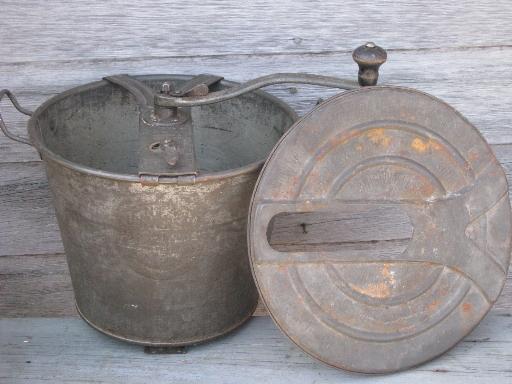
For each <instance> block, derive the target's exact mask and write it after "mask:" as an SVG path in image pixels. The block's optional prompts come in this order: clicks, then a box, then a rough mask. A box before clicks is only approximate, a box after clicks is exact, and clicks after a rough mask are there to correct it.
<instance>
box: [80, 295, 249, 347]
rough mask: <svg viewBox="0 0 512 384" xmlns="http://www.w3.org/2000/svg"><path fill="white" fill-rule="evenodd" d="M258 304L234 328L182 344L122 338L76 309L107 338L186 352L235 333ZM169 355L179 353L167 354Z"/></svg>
mask: <svg viewBox="0 0 512 384" xmlns="http://www.w3.org/2000/svg"><path fill="white" fill-rule="evenodd" d="M257 305H258V303H257V302H256V305H255V306H254V307H253V308H252V309H251V310H250V311H249V313H248V315H247V316H246V317H244V318H243V319H242V320H241V321H239V322H238V323H236V324H234V325H233V326H231V327H229V328H227V329H225V330H223V331H221V332H219V333H217V334H214V335H212V336H208V337H205V338H203V339H196V340H190V341H180V342H165V341H164V342H152V341H145V340H141V339H130V338H127V337H124V336H121V335H116V334H114V333H112V332H110V331H107V330H105V329H103V328H101V327H99V326H97V325H96V324H94V323H93V322H92V321H91V320H89V319H88V318H87V317H85V316H84V314H83V313H82V312H81V311H80V308H79V307H78V304H77V303H76V302H75V307H76V310H77V312H78V314H79V315H80V317H81V318H82V319H83V320H84V321H85V322H86V323H87V324H88V325H89V326H91V327H92V328H94V329H95V330H97V331H99V332H101V333H103V334H104V335H107V336H110V337H112V338H114V339H117V340H121V341H124V342H127V343H130V344H137V345H143V346H145V347H152V348H170V349H179V348H181V349H182V350H185V349H184V348H182V347H185V346H191V345H197V344H202V343H206V342H209V341H212V340H215V339H217V338H220V337H222V336H224V335H226V334H228V333H230V332H231V331H234V330H235V329H236V328H238V327H240V326H241V325H242V324H244V323H245V322H246V321H247V320H249V318H251V316H252V314H253V313H254V311H255V310H256V307H257ZM151 353H153V352H151ZM167 353H178V352H167ZM181 353H186V351H184V352H181Z"/></svg>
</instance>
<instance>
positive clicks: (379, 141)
mask: <svg viewBox="0 0 512 384" xmlns="http://www.w3.org/2000/svg"><path fill="white" fill-rule="evenodd" d="M366 136H367V137H368V138H369V139H370V141H371V142H372V143H373V144H375V145H380V146H383V147H388V146H389V143H390V142H391V137H389V136H387V135H386V133H385V129H384V128H375V129H371V130H369V131H368V132H367V133H366Z"/></svg>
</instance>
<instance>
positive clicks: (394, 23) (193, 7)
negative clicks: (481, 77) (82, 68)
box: [0, 0, 512, 62]
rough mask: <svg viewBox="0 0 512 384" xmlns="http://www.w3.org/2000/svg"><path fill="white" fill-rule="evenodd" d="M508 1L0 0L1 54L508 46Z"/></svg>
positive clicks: (1, 57) (7, 58)
mask: <svg viewBox="0 0 512 384" xmlns="http://www.w3.org/2000/svg"><path fill="white" fill-rule="evenodd" d="M511 17H512V7H511V5H510V2H509V0H494V1H491V0H466V1H463V2H446V1H439V0H434V1H429V2H425V1H423V0H414V1H394V2H372V1H357V0H346V1H343V2H341V1H335V0H327V1H322V2H317V1H295V0H283V1H275V2H271V3H270V2H268V1H261V0H260V1H250V0H229V1H222V2H221V1H213V0H206V1H205V0H190V1H187V2H176V1H152V2H147V1H139V2H137V1H121V0H116V1H108V2H100V1H92V2H72V3H70V2H69V1H66V0H48V1H43V0H30V1H27V0H24V1H16V0H3V1H2V27H1V29H0V39H1V40H0V61H2V62H22V61H39V60H46V61H65V60H72V59H78V60H82V59H84V58H93V59H96V60H101V59H105V58H115V59H118V58H123V57H130V58H134V59H136V58H138V57H148V56H153V57H154V56H165V57H169V56H187V55H225V54H248V53H258V54H267V53H276V52H278V53H280V52H311V51H326V50H329V51H332V50H338V51H339V50H351V49H353V48H354V46H355V45H358V44H360V43H361V39H369V40H379V41H380V42H381V43H382V44H383V45H385V46H387V47H388V48H399V49H417V48H439V47H453V46H457V47H460V46H475V45H504V44H510V38H509V36H510V35H511V34H512V25H511V24H510V19H511Z"/></svg>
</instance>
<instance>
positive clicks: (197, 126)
mask: <svg viewBox="0 0 512 384" xmlns="http://www.w3.org/2000/svg"><path fill="white" fill-rule="evenodd" d="M386 56H387V55H386V52H385V51H384V50H383V49H382V48H380V47H378V46H376V45H375V44H373V43H367V44H365V45H363V46H361V47H359V48H357V49H356V50H355V51H354V53H353V57H354V60H355V61H356V62H357V64H358V65H359V76H358V81H357V82H355V81H350V80H344V79H339V78H335V77H329V76H319V75H311V74H303V73H298V74H290V73H284V74H274V75H269V76H264V77H261V78H258V79H255V80H252V81H249V82H247V83H245V84H236V83H232V82H229V81H225V80H223V79H222V77H218V76H212V75H199V76H195V77H191V76H182V75H152V76H127V75H118V76H110V77H106V78H104V79H103V80H101V81H98V82H95V83H91V84H87V85H84V86H81V87H78V88H74V89H71V90H69V91H66V92H64V93H62V94H60V95H58V96H56V97H54V98H52V99H50V100H49V101H47V102H46V103H44V104H43V105H42V106H41V107H39V108H38V109H37V110H36V111H35V112H34V113H31V112H30V111H27V110H25V109H23V108H22V107H20V106H19V104H18V103H17V101H16V99H15V98H14V96H12V94H11V93H10V92H9V91H2V94H0V97H1V96H3V95H7V96H9V97H10V98H11V100H12V101H13V103H14V105H15V106H16V107H17V108H18V109H19V110H20V111H21V112H23V113H26V114H30V115H31V118H30V120H29V124H28V129H29V136H30V139H25V138H22V137H19V136H15V135H13V134H12V133H10V132H9V131H8V130H7V128H6V126H5V124H4V122H3V121H2V120H1V119H0V128H2V130H3V131H4V133H5V134H6V135H7V136H9V137H11V138H13V139H14V140H18V141H22V142H25V143H29V144H32V145H34V146H35V147H36V149H37V150H38V151H39V153H40V154H41V157H42V159H43V160H44V161H45V163H46V167H47V174H48V181H49V185H50V189H51V192H52V194H53V201H54V205H55V209H56V212H57V218H58V221H59V226H60V229H61V233H62V239H63V242H64V247H65V251H66V255H67V259H68V264H69V269H70V272H71V278H72V282H73V288H74V292H75V297H76V302H77V308H78V310H79V312H80V314H81V315H82V317H83V318H84V319H85V320H86V321H87V322H88V323H89V324H91V325H92V326H93V327H95V328H96V329H98V330H100V331H102V332H104V333H106V334H108V335H111V336H113V337H116V338H118V339H123V340H126V341H130V342H135V343H140V344H144V345H151V346H182V345H187V344H194V343H198V342H201V341H206V340H209V339H212V338H215V337H217V336H220V335H222V334H224V333H226V332H228V331H230V330H232V329H234V328H235V327H237V326H238V325H239V324H241V323H242V322H243V321H245V320H246V319H247V318H248V317H249V316H250V315H251V313H252V312H253V310H254V308H255V306H256V303H257V298H258V294H257V290H256V287H257V289H258V291H259V293H260V295H261V298H262V300H263V301H264V303H265V304H266V306H267V308H268V310H269V312H270V314H271V316H272V318H273V319H274V321H275V322H276V324H277V325H278V326H279V327H280V329H281V330H282V331H283V332H284V333H285V334H286V335H287V336H288V337H290V339H291V340H293V341H294V342H295V343H296V344H297V345H298V346H299V347H300V348H302V349H303V350H304V351H306V352H307V353H308V354H310V355H312V356H313V357H315V358H317V359H319V360H321V361H323V362H325V363H327V364H330V365H332V366H335V367H338V368H343V369H347V370H351V371H357V372H366V373H382V372H391V371H396V370H400V369H405V368H408V367H411V366H414V365H417V364H420V363H422V362H425V361H427V360H430V359H432V358H434V357H436V356H438V355H440V354H441V353H443V352H445V351H446V350H448V349H449V348H451V347H452V346H454V345H455V344H456V343H457V342H458V341H460V340H461V339H462V338H463V337H464V336H465V335H467V334H468V333H469V332H470V331H471V330H472V329H473V328H474V327H475V326H476V325H477V324H478V323H479V321H480V320H481V319H482V318H483V317H484V316H485V314H486V313H487V312H488V311H489V309H490V308H491V306H492V304H493V303H494V302H495V301H496V299H497V297H498V295H499V293H500V291H501V289H502V287H503V284H504V282H505V277H506V274H507V270H508V265H509V262H510V251H511V215H510V203H509V199H508V186H507V181H506V178H505V175H504V172H503V169H502V168H501V167H500V165H499V163H498V161H497V160H496V158H495V156H494V154H493V153H492V150H491V149H490V147H489V145H488V144H487V143H486V142H485V140H484V139H483V138H482V136H481V135H480V133H479V132H478V130H477V129H476V128H475V127H474V126H472V125H471V124H470V123H469V122H468V121H467V120H466V119H465V118H464V117H462V116H461V115H460V114H459V113H458V112H457V111H455V110H454V109H453V108H452V107H450V106H449V105H447V104H446V103H444V102H442V101H441V100H439V99H437V98H435V97H432V96H430V95H427V94H425V93H422V92H419V91H416V90H413V89H408V88H403V87H394V86H376V84H377V79H378V69H379V66H380V65H381V64H382V63H384V62H385V60H386ZM279 83H308V84H314V85H321V86H327V87H335V88H341V89H347V90H348V92H345V93H341V94H339V95H336V96H334V97H332V98H331V99H329V100H327V101H324V102H321V103H319V105H317V106H316V107H315V108H314V109H313V110H312V111H311V112H309V113H308V114H307V115H306V116H304V117H303V118H301V119H300V120H298V121H296V120H297V117H296V115H295V114H294V112H293V111H292V110H291V109H290V108H289V107H288V106H286V105H285V104H284V103H282V102H281V101H279V100H277V99H276V98H274V97H272V96H270V95H268V94H266V93H264V92H262V91H260V90H257V89H258V88H261V87H265V86H268V85H272V84H279ZM265 159H267V160H266V162H265V164H264V165H263V168H262V167H261V166H262V164H263V162H264V161H265ZM260 169H261V174H260V175H259V178H258V180H257V181H256V179H257V177H258V173H259V172H260ZM251 195H252V198H251ZM246 233H247V240H246ZM247 252H248V253H249V257H248V256H247ZM251 269H252V275H253V277H254V281H255V282H256V285H255V284H254V283H253V278H252V276H251Z"/></svg>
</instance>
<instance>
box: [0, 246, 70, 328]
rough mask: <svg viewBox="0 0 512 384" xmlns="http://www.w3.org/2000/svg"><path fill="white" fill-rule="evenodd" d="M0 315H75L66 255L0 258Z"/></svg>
mask: <svg viewBox="0 0 512 384" xmlns="http://www.w3.org/2000/svg"><path fill="white" fill-rule="evenodd" d="M0 314H1V316H0V317H2V318H4V317H62V316H64V317H65V316H68V317H69V316H78V314H77V312H76V310H75V305H74V298H73V288H72V287H71V278H70V276H69V272H68V266H67V264H66V256H65V255H63V254H60V255H25V256H6V257H0Z"/></svg>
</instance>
